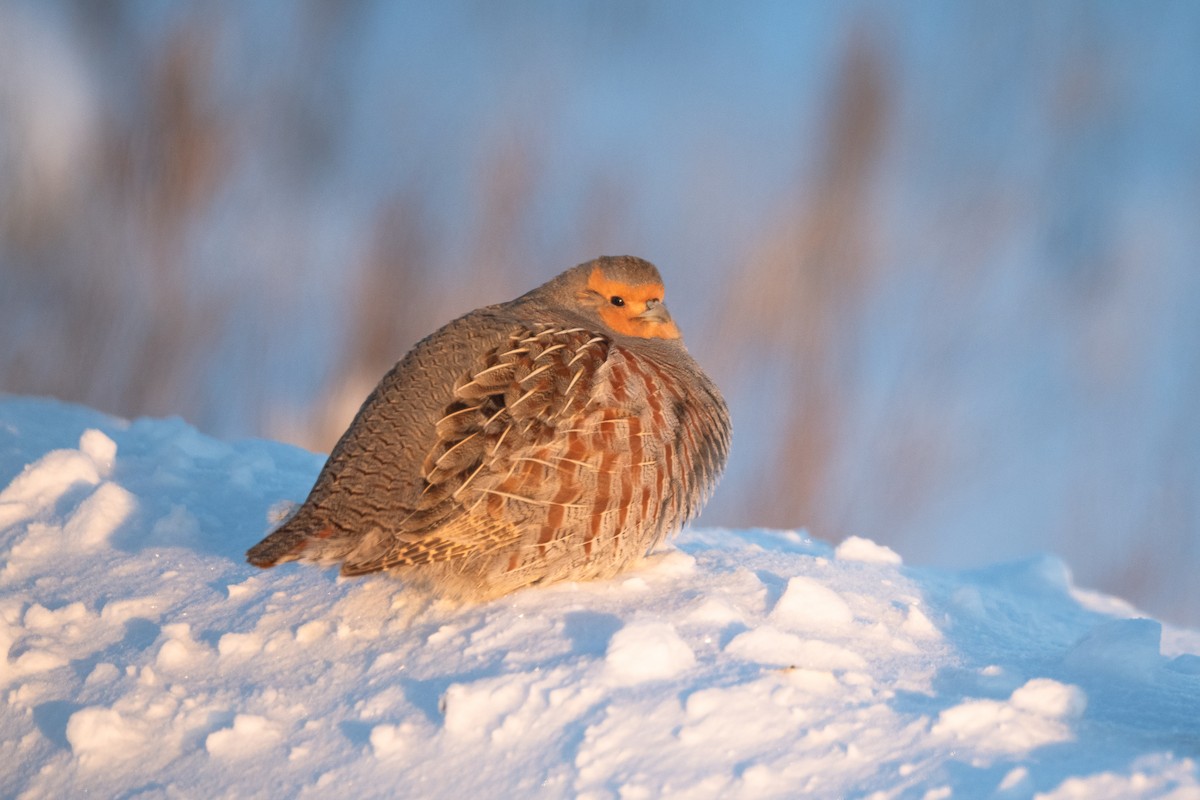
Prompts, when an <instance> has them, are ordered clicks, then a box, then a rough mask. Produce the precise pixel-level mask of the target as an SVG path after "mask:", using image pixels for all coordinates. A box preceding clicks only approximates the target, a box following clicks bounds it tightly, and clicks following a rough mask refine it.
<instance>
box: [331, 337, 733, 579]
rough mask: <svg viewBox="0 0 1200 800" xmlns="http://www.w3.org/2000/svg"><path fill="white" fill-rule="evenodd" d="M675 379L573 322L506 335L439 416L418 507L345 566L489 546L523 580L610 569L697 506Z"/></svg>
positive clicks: (432, 558) (422, 559)
mask: <svg viewBox="0 0 1200 800" xmlns="http://www.w3.org/2000/svg"><path fill="white" fill-rule="evenodd" d="M677 382H678V378H676V377H672V376H671V375H670V373H669V372H667V371H666V370H664V369H663V368H662V367H661V366H659V365H656V364H654V363H653V362H652V361H651V360H648V359H645V358H640V357H638V356H637V355H635V354H634V353H631V352H629V351H628V350H627V349H624V348H621V347H617V346H615V345H614V344H613V342H612V341H611V340H610V339H608V338H607V337H604V336H600V335H594V334H592V333H591V332H589V331H587V330H584V329H581V328H571V329H558V328H553V327H544V328H539V329H535V330H527V331H522V332H520V333H519V334H516V335H514V336H513V337H512V339H511V341H510V342H509V344H508V346H506V347H502V348H498V349H496V350H494V351H492V352H491V353H489V354H488V355H487V357H486V358H485V359H484V360H483V361H482V362H481V363H480V365H479V367H478V368H477V369H476V370H475V372H474V374H473V375H471V376H469V377H468V378H467V379H465V380H463V381H462V382H461V384H460V385H459V386H458V387H457V388H456V390H455V399H454V402H453V403H452V404H451V405H450V407H448V408H447V409H446V413H445V415H444V416H443V417H442V418H441V419H440V420H438V422H437V434H438V441H437V444H436V445H435V446H434V448H433V449H432V450H431V451H430V453H429V455H428V456H427V458H426V459H425V463H424V466H423V476H424V479H425V481H426V484H427V485H426V488H425V492H424V495H423V496H422V498H421V501H420V503H419V508H417V509H416V510H415V511H413V512H412V513H411V514H410V515H409V516H408V518H407V519H405V521H404V523H403V524H402V525H401V526H400V530H398V531H395V532H394V533H393V534H392V535H390V536H388V537H387V539H386V540H385V541H379V542H376V543H375V545H374V546H366V547H362V548H359V550H356V551H355V552H354V553H351V554H350V556H349V557H348V558H347V559H346V562H345V564H344V567H343V571H344V572H346V573H347V574H357V573H361V572H370V571H374V570H378V569H381V568H388V567H402V566H409V565H416V564H423V563H430V562H438V561H452V560H455V559H470V560H471V561H472V562H474V563H475V564H478V563H479V560H480V559H481V558H490V559H492V560H493V561H494V562H496V563H495V564H493V565H492V566H493V568H494V569H496V570H500V571H505V572H518V573H525V572H528V573H530V574H529V580H530V582H532V581H534V580H538V579H540V578H550V577H573V578H582V577H591V576H598V575H605V574H612V573H613V572H615V571H616V570H617V569H619V568H620V567H621V566H623V565H624V564H626V563H628V562H629V561H631V560H633V559H635V558H637V557H639V556H641V555H643V554H644V553H645V552H646V550H647V549H649V548H650V547H651V546H652V545H653V544H655V543H656V542H657V541H659V540H660V539H661V538H662V537H663V536H665V535H666V534H668V533H670V532H672V530H673V529H675V528H677V527H678V526H679V525H680V524H682V521H683V519H684V518H686V517H687V516H689V515H690V514H691V513H692V511H693V510H694V509H693V506H694V505H698V502H699V500H693V499H691V495H692V494H693V493H694V491H693V487H689V486H686V485H685V484H686V483H687V479H686V478H685V477H681V476H680V475H679V473H680V472H681V465H682V464H683V463H685V461H688V460H690V459H691V454H690V453H689V452H685V451H687V450H689V448H690V440H689V436H692V435H691V434H688V433H685V432H684V431H683V430H682V428H681V425H680V422H681V420H680V418H679V412H680V410H681V408H683V406H685V405H686V403H682V402H681V401H679V399H678V397H677V395H679V394H680V393H681V392H684V390H681V389H680V388H679V387H678V386H676V385H675V384H676V383H677ZM684 393H685V392H684ZM722 408H723V404H722ZM721 462H722V463H723V456H722V458H721ZM718 471H719V470H718ZM713 479H714V480H715V476H714V478H713ZM704 491H705V492H706V491H707V487H705V488H704ZM699 499H701V500H702V498H699ZM534 573H537V574H534Z"/></svg>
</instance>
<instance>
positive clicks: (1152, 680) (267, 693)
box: [0, 398, 1200, 798]
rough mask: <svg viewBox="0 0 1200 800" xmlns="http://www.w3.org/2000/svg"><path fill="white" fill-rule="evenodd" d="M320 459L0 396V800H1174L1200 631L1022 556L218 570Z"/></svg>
mask: <svg viewBox="0 0 1200 800" xmlns="http://www.w3.org/2000/svg"><path fill="white" fill-rule="evenodd" d="M321 462H322V459H321V457H319V456H316V455H313V454H311V453H306V452H303V451H300V450H297V449H295V448H291V447H286V446H283V445H280V444H277V443H272V442H264V441H246V442H236V443H222V442H218V441H214V440H212V439H209V438H207V437H204V436H203V435H201V434H199V433H197V432H196V431H195V430H193V429H191V428H190V427H188V426H187V425H185V424H183V423H182V422H179V421H178V420H138V421H135V422H131V423H130V422H124V421H121V420H115V419H112V418H109V417H105V416H103V415H101V414H98V413H95V412H91V411H89V410H87V409H81V408H78V407H71V406H65V405H62V404H59V403H55V402H53V401H46V400H33V399H23V398H4V399H0V486H2V487H3V488H0V559H2V564H3V567H2V569H0V691H2V692H3V694H4V698H3V699H4V704H3V706H2V707H0V709H2V710H0V796H4V797H31V798H32V797H65V796H78V795H81V794H84V793H89V794H93V795H95V796H131V795H137V796H191V797H195V796H245V795H256V796H297V795H306V796H311V795H318V796H319V795H325V794H328V793H331V792H335V791H336V792H338V793H345V792H346V791H352V792H353V793H354V794H355V795H356V796H361V797H365V798H366V797H390V796H395V795H396V793H397V792H398V789H397V787H406V791H408V790H411V793H412V794H414V795H419V796H422V797H433V798H437V797H461V796H471V795H476V796H486V797H498V796H504V797H527V796H538V797H585V798H607V797H756V798H757V797H785V796H786V797H794V796H807V797H845V796H858V797H879V798H885V797H949V796H1007V797H1026V796H1032V795H1034V794H1039V793H1040V794H1043V795H1044V796H1048V797H1059V798H1067V797H1098V796H1121V797H1159V796H1173V797H1195V796H1200V769H1198V768H1197V764H1196V758H1197V756H1198V755H1200V634H1196V633H1194V632H1190V631H1186V630H1178V629H1172V628H1169V627H1164V626H1163V625H1161V624H1160V623H1158V622H1156V621H1154V620H1148V619H1139V618H1136V616H1135V615H1134V612H1133V611H1132V610H1131V609H1129V607H1128V606H1127V605H1125V604H1123V603H1121V602H1119V601H1117V600H1115V599H1113V598H1104V597H1101V596H1098V595H1095V594H1094V593H1088V592H1083V591H1080V590H1077V589H1076V588H1074V587H1073V586H1072V585H1071V582H1070V577H1069V573H1068V571H1067V569H1066V568H1065V566H1064V565H1063V564H1062V563H1061V562H1059V561H1057V560H1056V559H1053V558H1051V557H1044V558H1037V559H1033V560H1030V561H1026V562H1021V563H1016V564H1002V565H996V566H993V567H988V568H986V569H982V570H976V571H969V572H949V571H944V570H933V569H925V568H920V567H914V566H905V565H904V564H903V563H902V561H901V559H900V557H899V556H898V555H896V554H895V553H894V552H893V551H891V550H890V549H888V548H886V547H883V546H881V545H877V544H874V543H872V542H870V541H868V540H865V539H849V540H847V541H846V542H843V543H842V545H840V546H839V547H838V548H836V549H832V548H830V547H829V546H827V545H825V544H823V543H820V542H817V541H813V540H811V539H809V538H807V537H806V536H804V535H803V534H801V533H795V532H771V531H761V530H747V531H688V532H685V534H684V535H683V536H681V537H680V539H679V540H678V541H677V542H676V543H675V549H672V550H669V551H667V552H665V553H659V554H655V555H653V556H652V557H650V558H649V559H647V561H646V564H645V565H644V566H643V567H642V568H641V569H639V570H637V571H634V572H631V573H628V574H626V575H624V576H621V577H619V578H617V579H616V580H613V581H605V582H595V583H587V584H563V585H557V586H550V587H545V588H537V589H530V590H526V591H524V592H520V593H517V594H515V595H512V596H510V597H508V598H504V599H502V600H499V601H496V602H493V603H489V604H486V605H478V606H459V605H454V604H451V603H447V602H442V601H432V600H430V599H428V598H426V597H423V596H421V595H418V594H415V593H413V592H410V591H407V590H406V589H405V587H404V586H402V585H401V584H400V583H398V582H397V581H395V580H392V579H389V578H387V577H381V576H373V577H367V578H364V579H357V580H340V579H338V578H337V577H336V576H335V575H334V574H333V573H332V572H330V571H322V570H319V569H316V568H311V567H302V566H295V565H290V566H285V567H282V568H278V569H275V570H271V571H268V572H259V571H256V570H254V569H253V568H251V567H249V566H247V565H246V564H245V563H244V562H243V560H242V553H243V551H244V550H245V548H246V547H247V546H248V545H250V544H253V543H254V542H255V541H257V540H258V538H259V537H260V536H261V535H262V533H263V532H264V531H265V529H266V528H267V527H268V525H269V524H270V523H269V520H270V518H271V515H272V514H277V513H278V509H279V508H281V507H282V506H281V504H282V503H286V502H297V501H299V500H301V499H303V497H304V495H305V493H306V492H307V490H308V488H309V486H310V484H311V482H312V480H313V479H314V477H315V475H316V473H317V471H318V470H319V468H320V465H321Z"/></svg>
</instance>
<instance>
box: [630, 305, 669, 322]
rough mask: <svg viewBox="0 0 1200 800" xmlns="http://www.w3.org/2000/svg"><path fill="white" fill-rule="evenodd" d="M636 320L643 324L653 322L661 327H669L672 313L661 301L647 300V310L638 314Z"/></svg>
mask: <svg viewBox="0 0 1200 800" xmlns="http://www.w3.org/2000/svg"><path fill="white" fill-rule="evenodd" d="M634 319H637V320H640V321H642V322H653V323H657V324H659V325H668V324H670V322H671V313H670V312H669V311H667V307H666V306H665V305H663V302H662V301H661V300H647V301H646V310H645V311H643V312H642V313H640V314H638V315H637V316H636V317H634Z"/></svg>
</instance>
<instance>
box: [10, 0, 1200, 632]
mask: <svg viewBox="0 0 1200 800" xmlns="http://www.w3.org/2000/svg"><path fill="white" fill-rule="evenodd" d="M1197 87H1200V4H1195V3H1190V2H1186V0H1185V1H1184V2H1174V3H1172V2H1144V3H1136V4H1134V3H1123V2H1111V3H1105V2H1095V1H1094V0H1087V1H1086V2H1057V1H1056V2H1040V1H1034V0H1030V1H1029V2H1010V1H1008V0H1005V1H1004V2H978V3H961V2H939V3H932V2H906V3H890V2H877V3H872V2H842V3H826V2H813V3H800V2H779V3H696V2H686V1H685V0H678V1H677V2H653V3H650V2H640V1H639V2H634V1H633V0H591V1H588V0H584V1H581V2H522V3H495V2H489V1H488V0H477V1H476V2H438V3H419V4H418V3H400V2H391V0H378V1H377V2H332V1H330V0H296V2H255V3H240V2H209V0H197V2H130V3H122V2H116V1H115V0H108V1H105V0H81V1H80V2H77V3H61V2H49V1H48V0H30V2H21V1H20V0H3V1H2V2H0V391H3V392H8V393H19V394H37V395H53V396H55V397H59V398H62V399H65V400H71V401H78V402H82V403H86V404H89V405H92V406H95V407H97V408H100V409H102V410H105V411H108V412H111V413H115V414H118V415H122V416H126V417H129V416H138V415H179V416H182V417H183V418H185V419H186V420H188V421H189V422H191V423H193V424H195V425H197V426H199V427H200V428H201V429H202V430H204V431H206V432H208V433H211V434H213V435H216V436H219V437H223V438H227V439H234V438H240V437H251V436H255V437H271V438H279V439H283V440H285V441H289V442H293V443H296V444H299V445H302V446H304V447H306V448H310V449H313V450H318V451H327V450H328V449H329V448H330V447H331V446H332V444H333V443H334V441H335V440H336V438H337V436H338V435H339V434H340V432H341V431H342V430H343V429H344V427H345V426H346V424H347V423H348V422H349V420H350V418H351V417H352V415H353V413H354V411H355V410H356V408H357V406H358V404H359V403H360V402H361V400H362V399H363V398H364V397H365V395H366V394H367V392H368V391H369V390H370V388H371V387H372V386H373V384H374V383H375V381H376V380H377V379H378V378H379V376H380V375H382V373H383V372H384V371H385V370H386V369H387V368H388V367H389V366H390V365H391V364H392V363H393V362H394V361H395V360H397V359H398V358H399V357H401V356H402V355H403V354H404V352H405V351H406V350H407V349H408V348H409V347H410V346H411V345H412V344H413V343H414V342H415V341H416V340H417V339H419V338H420V337H421V336H423V335H424V334H426V333H428V332H430V331H432V330H433V329H434V328H436V327H437V326H438V325H440V324H441V323H444V322H446V321H448V320H449V319H450V318H451V317H453V316H456V315H458V314H460V313H463V312H465V311H467V310H469V309H471V308H474V307H477V306H479V305H483V304H486V303H491V302H497V301H500V300H505V299H509V298H511V297H514V296H516V295H517V294H519V293H520V292H523V291H525V290H526V289H528V288H531V287H532V286H534V285H536V284H538V283H540V282H542V281H543V280H545V279H547V278H549V277H551V276H553V275H554V274H556V273H558V272H559V271H560V270H562V269H564V268H566V267H568V266H571V265H574V264H576V263H579V262H581V261H585V260H587V259H589V258H591V257H593V256H595V255H599V254H602V253H604V254H621V253H631V254H636V255H640V256H643V257H645V258H648V259H650V260H652V261H654V262H655V263H657V264H658V265H659V267H660V269H661V270H662V272H663V273H664V275H665V277H666V280H667V286H668V301H669V304H670V306H671V309H672V311H673V312H674V314H675V316H676V318H677V320H678V321H679V322H680V325H681V327H682V328H683V330H684V332H685V335H686V339H687V342H688V345H689V347H690V349H691V350H692V352H693V354H694V355H695V356H696V357H697V359H698V360H699V361H700V362H701V363H702V364H703V365H704V366H705V367H706V368H707V369H708V371H709V372H710V373H711V374H712V375H713V376H714V377H715V378H716V380H717V382H718V383H719V384H720V385H721V387H723V389H724V391H725V393H726V396H727V398H728V400H729V402H730V405H731V407H732V409H733V415H734V421H735V427H736V436H735V443H734V450H733V454H732V458H731V462H730V465H729V469H728V472H727V475H726V479H725V480H724V482H723V483H722V485H721V487H720V489H719V490H718V492H717V495H716V497H715V498H714V499H713V501H712V503H711V504H710V505H709V507H708V509H707V510H706V512H705V514H704V516H703V518H702V520H701V524H703V525H706V526H730V527H739V528H744V527H751V526H772V527H784V528H799V527H806V528H808V530H809V531H810V532H811V533H813V534H814V535H816V536H819V537H822V538H825V539H828V540H831V541H838V540H840V539H842V538H844V537H846V536H848V535H851V534H855V535H861V536H866V537H869V538H871V539H874V540H876V541H879V542H883V543H886V544H888V545H890V546H892V547H894V548H895V549H897V550H898V551H899V552H900V553H901V554H902V555H903V556H904V557H905V559H906V561H908V562H909V563H923V564H943V565H946V566H955V567H960V566H970V565H983V564H988V563H992V562H995V561H999V560H1004V559H1011V558H1017V557H1021V556H1024V555H1027V554H1030V553H1034V552H1040V551H1051V552H1055V553H1058V554H1060V555H1061V556H1063V557H1064V558H1065V559H1066V560H1067V562H1068V563H1069V564H1070V566H1071V567H1072V569H1073V571H1074V573H1075V577H1076V580H1077V581H1078V582H1079V583H1081V584H1082V585H1085V586H1089V587H1096V588H1100V589H1103V590H1105V591H1108V592H1113V593H1116V594H1119V595H1121V596H1124V597H1126V598H1128V599H1130V600H1132V601H1134V602H1135V603H1137V604H1138V605H1139V606H1141V607H1142V608H1143V609H1145V610H1147V611H1149V612H1152V613H1154V614H1155V615H1157V616H1160V617H1164V618H1166V619H1170V620H1175V621H1179V622H1184V623H1188V624H1191V625H1193V626H1194V625H1197V624H1200V580H1197V578H1196V576H1197V574H1200V414H1198V413H1197V403H1198V401H1200V258H1198V256H1197V254H1198V253H1200V94H1198V91H1200V90H1198V88H1197Z"/></svg>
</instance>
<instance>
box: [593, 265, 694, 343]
mask: <svg viewBox="0 0 1200 800" xmlns="http://www.w3.org/2000/svg"><path fill="white" fill-rule="evenodd" d="M587 288H588V289H590V290H591V291H593V292H595V293H596V294H598V295H600V296H601V297H602V298H604V302H603V303H602V304H601V305H600V308H599V312H600V318H601V319H602V320H604V322H605V324H606V325H608V327H610V328H612V329H613V330H614V331H616V332H617V333H621V334H624V335H625V336H637V337H640V338H643V339H678V338H679V328H677V327H675V322H674V320H672V319H671V317H670V315H669V314H667V307H666V306H664V305H663V304H662V297H663V286H662V284H661V283H643V284H638V285H636V286H631V285H630V284H628V283H622V282H621V281H613V280H609V279H608V278H605V277H604V273H603V272H602V271H601V269H600V268H599V267H596V268H595V269H593V270H592V274H591V275H590V276H588V285H587ZM651 309H655V311H652V310H651Z"/></svg>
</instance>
